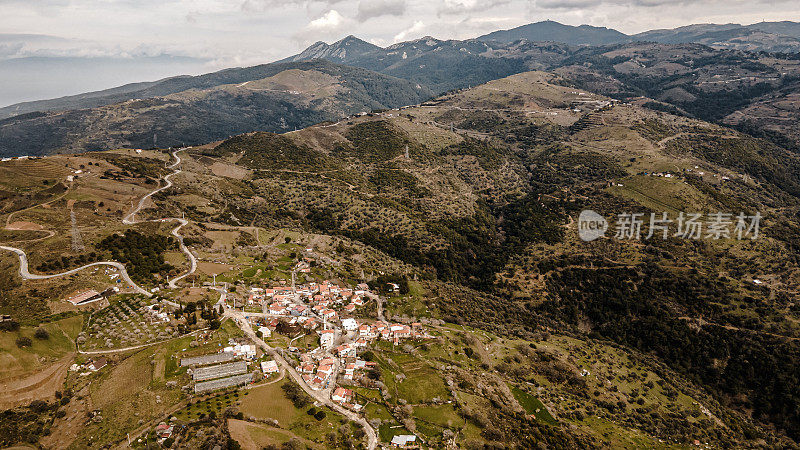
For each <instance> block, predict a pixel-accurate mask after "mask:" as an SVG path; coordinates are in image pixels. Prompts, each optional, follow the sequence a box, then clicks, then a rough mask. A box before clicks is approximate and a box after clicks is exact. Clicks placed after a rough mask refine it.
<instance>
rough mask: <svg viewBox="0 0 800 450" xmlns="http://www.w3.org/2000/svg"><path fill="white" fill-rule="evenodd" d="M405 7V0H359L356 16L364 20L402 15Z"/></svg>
mask: <svg viewBox="0 0 800 450" xmlns="http://www.w3.org/2000/svg"><path fill="white" fill-rule="evenodd" d="M407 7H408V4H407V3H406V0H361V1H360V2H359V3H358V15H357V16H356V18H357V19H358V21H359V22H364V21H367V20H369V19H372V18H375V17H381V16H402V15H403V14H405V12H406V8H407Z"/></svg>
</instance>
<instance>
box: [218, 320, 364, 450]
mask: <svg viewBox="0 0 800 450" xmlns="http://www.w3.org/2000/svg"><path fill="white" fill-rule="evenodd" d="M225 316H226V317H231V318H233V319H234V321H235V323H236V324H237V325H238V326H239V328H241V329H242V331H243V332H244V333H245V334H246V335H247V337H249V338H250V339H252V340H253V342H255V343H256V345H258V346H259V347H261V348H262V349H263V350H264V351H265V352H267V353H269V354H270V355H272V357H273V358H274V359H275V361H277V362H278V365H279V366H280V367H282V368H283V370H285V371H286V372H287V373H288V374H289V376H291V377H292V379H294V381H295V382H296V383H297V384H298V385H299V386H300V387H301V388H303V390H304V391H306V393H307V394H308V395H310V396H311V398H313V399H314V400H316V401H318V402H319V403H321V404H323V405H325V406H327V407H328V408H331V409H332V410H334V411H336V412H338V413H339V414H341V415H343V416H345V417H347V418H348V419H350V420H352V421H353V422H356V423H358V424H359V425H361V427H362V428H364V432H365V433H366V435H367V448H368V449H369V450H374V449H375V448H377V447H378V434H377V433H376V432H375V429H374V428H372V426H371V425H370V424H369V422H367V420H366V419H364V418H363V417H361V416H360V415H358V414H356V413H354V412H353V411H350V410H348V409H345V408H343V407H342V406H340V405H339V404H337V403H334V402H333V400H331V399H330V396H329V395H326V394H325V392H323V391H315V390H313V389H311V387H310V386H309V385H308V384H307V383H306V382H305V380H303V377H301V376H300V374H299V373H297V371H296V370H295V369H294V367H292V365H291V364H289V363H288V362H287V361H286V360H285V359H284V358H283V356H281V354H280V353H278V352H276V351H275V349H274V348H272V347H270V346H269V345H268V344H267V343H266V342H264V341H263V340H261V339H260V338H259V337H258V336H256V334H255V332H254V331H253V328H252V327H250V323H249V322H248V321H247V320H246V319H245V318H244V313H242V312H241V311H236V310H233V309H227V308H226V310H225Z"/></svg>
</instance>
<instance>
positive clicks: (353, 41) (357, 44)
mask: <svg viewBox="0 0 800 450" xmlns="http://www.w3.org/2000/svg"><path fill="white" fill-rule="evenodd" d="M376 50H381V48H380V47H378V46H377V45H375V44H370V43H369V42H367V41H365V40H363V39H359V38H357V37H355V36H353V35H352V34H351V35H349V36H345V37H343V38H342V39H339V40H338V41H336V42H334V43H333V44H327V43H325V42H322V41H318V42H315V43H313V44H311V45H310V46H308V47H307V48H306V49H305V50H303V51H302V52H300V53H299V54H297V55H295V56H291V57H289V58H286V59H284V60H282V61H279V62H289V61H307V60H310V59H326V60H329V61H334V62H338V63H347V62H349V61H352V60H353V59H355V58H358V57H360V56H363V55H365V54H368V53H371V52H374V51H376Z"/></svg>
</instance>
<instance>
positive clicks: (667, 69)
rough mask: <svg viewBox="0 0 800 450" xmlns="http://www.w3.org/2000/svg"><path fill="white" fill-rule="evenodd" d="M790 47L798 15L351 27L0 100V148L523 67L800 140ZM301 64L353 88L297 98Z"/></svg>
mask: <svg viewBox="0 0 800 450" xmlns="http://www.w3.org/2000/svg"><path fill="white" fill-rule="evenodd" d="M769 52H779V53H769ZM787 52H790V53H787ZM796 52H800V24H798V23H795V22H764V23H758V24H753V25H747V26H742V25H736V24H729V25H713V24H707V25H691V26H687V27H681V28H676V29H672V30H654V31H648V32H645V33H640V34H637V35H626V34H623V33H620V32H618V31H616V30H612V29H608V28H601V27H592V26H588V25H583V26H580V27H572V26H567V25H562V24H559V23H557V22H552V21H545V22H538V23H533V24H529V25H524V26H522V27H517V28H514V29H511V30H504V31H497V32H494V33H490V34H487V35H484V36H481V37H478V38H476V39H468V40H439V39H436V38H433V37H429V36H426V37H423V38H420V39H415V40H412V41H407V42H400V43H397V44H394V45H391V46H388V47H385V48H382V47H379V46H376V45H374V44H371V43H368V42H365V41H363V40H361V39H358V38H356V37H354V36H347V37H345V38H344V39H341V40H340V41H337V42H335V43H333V44H326V43H324V42H317V43H315V44H313V45H311V46H310V47H308V48H307V49H305V50H304V51H302V52H301V53H299V54H297V55H295V56H292V57H289V58H286V59H284V60H281V61H278V62H276V63H272V64H264V65H259V66H254V67H248V68H233V69H226V70H222V71H218V72H213V73H209V74H205V75H200V76H178V77H171V78H166V79H163V80H160V81H156V82H146V83H133V84H128V85H124V86H120V87H118V88H114V89H108V90H103V91H97V92H90V93H86V94H80V95H74V96H68V97H62V98H57V99H52V100H42V101H35V102H25V103H20V104H16V105H11V106H7V107H5V108H0V154H2V155H3V156H14V155H22V154H29V155H37V154H48V153H52V152H76V151H78V152H79V151H85V150H92V149H101V148H108V147H114V146H139V147H148V146H152V145H180V144H182V143H193V144H199V143H204V142H208V141H211V140H217V139H222V138H225V137H228V136H230V135H231V134H236V133H240V132H246V131H256V130H261V131H274V132H278V131H286V130H290V129H293V128H294V127H303V126H307V125H310V124H312V123H314V122H315V121H320V120H332V119H337V118H338V117H341V115H347V114H351V113H353V112H360V111H362V110H369V109H380V108H388V107H396V106H404V105H408V104H414V103H419V102H420V101H423V100H425V99H426V98H429V97H431V96H433V95H435V94H441V93H444V92H447V91H451V90H454V89H462V88H468V87H470V86H475V85H478V84H482V83H485V82H487V81H491V80H495V79H498V78H502V77H506V76H509V75H513V74H516V73H522V72H526V71H530V70H546V71H552V72H557V73H559V74H560V75H562V76H564V77H565V78H567V79H570V80H571V81H573V82H575V83H577V84H579V85H581V86H583V87H585V88H587V89H592V90H595V91H597V92H600V93H603V94H606V95H609V96H612V97H614V98H617V99H619V100H623V101H640V102H641V103H642V104H648V105H649V106H651V107H655V108H661V109H665V108H667V109H669V110H670V111H673V112H679V113H681V114H686V115H689V116H692V117H697V118H700V119H704V120H710V121H714V122H718V123H725V124H728V125H731V126H738V127H744V128H747V129H750V130H751V131H752V132H753V133H755V134H758V135H763V136H770V137H771V138H773V139H775V140H777V141H778V142H781V143H782V145H790V146H797V145H798V143H799V142H800V141H799V140H798V139H800V126H798V125H797V124H796V121H793V120H791V117H792V115H793V114H795V113H796V112H797V111H798V108H800V106H798V105H800V103H798V102H797V101H796V98H797V96H798V95H800V94H798V91H799V89H800V88H798V85H799V84H798V83H800V81H798V80H799V78H798V77H799V76H800V67H799V66H798V64H797V61H798V57H797V56H795V55H794V53H796ZM320 60H324V61H327V63H324V64H323V63H321V62H319V61H320ZM297 64H301V66H298V65H297ZM313 65H318V66H319V67H317V68H312V66H313ZM356 68H358V69H356ZM292 69H298V70H300V71H301V72H297V71H292ZM304 70H317V71H319V70H321V71H322V72H325V73H327V74H328V75H330V74H332V73H335V75H332V76H335V77H338V81H337V82H336V83H341V84H342V86H344V85H346V84H347V83H352V84H353V86H348V87H347V90H348V92H358V93H359V94H358V95H343V92H344V90H339V91H336V92H337V93H338V94H336V93H334V91H333V90H330V89H329V90H328V91H327V94H326V98H325V99H323V98H322V97H320V96H319V95H311V96H308V95H299V94H297V93H293V92H300V91H302V89H300V90H296V89H292V88H291V86H293V85H303V86H305V87H306V88H309V89H319V86H316V87H314V86H310V85H307V84H306V83H307V82H308V77H307V76H306V75H304V74H302V71H304ZM282 72H283V75H281V80H282V81H281V82H280V83H278V84H272V85H271V86H272V87H270V88H267V89H263V88H258V89H255V88H254V86H255V84H249V83H256V84H258V82H259V80H264V79H266V78H270V77H274V76H276V75H277V74H279V73H282ZM295 76H297V77H299V78H298V79H296V80H289V78H293V77H295ZM273 81H274V80H273ZM317 82H320V83H322V84H326V83H327V84H328V85H329V87H330V84H331V83H332V82H331V80H328V81H320V80H317ZM266 83H268V84H269V83H270V82H266ZM350 90H352V91H350ZM776 117H777V119H775V118H776Z"/></svg>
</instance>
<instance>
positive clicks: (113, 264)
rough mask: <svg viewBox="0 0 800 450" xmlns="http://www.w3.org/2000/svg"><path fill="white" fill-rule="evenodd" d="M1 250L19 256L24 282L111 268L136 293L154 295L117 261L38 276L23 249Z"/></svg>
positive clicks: (20, 272)
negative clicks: (143, 287) (91, 269)
mask: <svg viewBox="0 0 800 450" xmlns="http://www.w3.org/2000/svg"><path fill="white" fill-rule="evenodd" d="M0 249H1V250H7V251H9V252H14V253H16V254H17V256H19V274H20V276H21V277H22V279H23V280H46V279H49V278H56V277H64V276H68V275H72V274H74V273H78V272H80V271H81V270H83V269H88V268H89V267H94V266H111V267H114V268H116V269H119V272H120V277H121V278H122V279H123V280H125V282H126V283H128V284H129V285H130V286H131V287H132V288H133V290H134V291H136V292H138V293H140V294H144V295H147V296H148V297H149V296H151V295H153V294H151V293H150V292H148V291H146V290H144V289H142V288H141V287H140V286H139V285H137V284H136V283H134V282H133V280H131V277H130V276H128V271H127V270H125V266H124V265H123V264H122V263H118V262H116V261H102V262H96V263H91V264H86V265H85V266H81V267H78V268H76V269H72V270H68V271H66V272H61V273H56V274H52V275H37V274H33V273H30V272H29V271H28V255H26V254H25V251H23V250H21V249H18V248H15V247H6V246H4V245H0Z"/></svg>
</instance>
